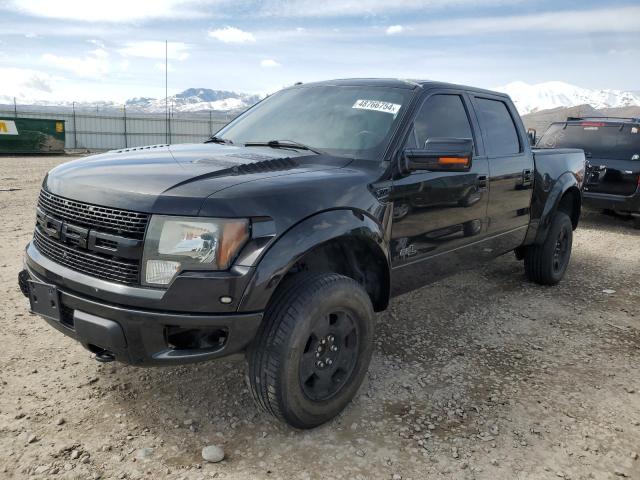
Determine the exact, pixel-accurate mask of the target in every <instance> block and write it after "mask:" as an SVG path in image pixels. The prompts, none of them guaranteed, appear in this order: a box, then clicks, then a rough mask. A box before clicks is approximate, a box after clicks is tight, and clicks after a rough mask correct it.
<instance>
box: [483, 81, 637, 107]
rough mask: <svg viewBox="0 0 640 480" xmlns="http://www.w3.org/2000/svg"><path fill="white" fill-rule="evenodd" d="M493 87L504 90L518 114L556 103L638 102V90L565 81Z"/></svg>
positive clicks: (604, 104) (605, 104) (602, 104)
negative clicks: (628, 90) (626, 90)
mask: <svg viewBox="0 0 640 480" xmlns="http://www.w3.org/2000/svg"><path fill="white" fill-rule="evenodd" d="M495 90H498V91H500V92H504V93H506V94H508V95H509V96H510V97H511V99H512V100H513V101H514V103H515V104H516V107H517V108H518V111H519V112H520V114H521V115H525V114H527V113H532V112H537V111H540V110H547V109H551V108H558V107H575V106H578V105H585V104H586V105H591V106H592V107H593V108H596V109H600V108H619V107H629V106H640V94H638V92H625V91H621V90H596V89H589V88H582V87H577V86H575V85H571V84H569V83H565V82H545V83H538V84H535V85H531V84H528V83H525V82H513V83H509V84H508V85H505V86H503V87H497V88H496V89H495Z"/></svg>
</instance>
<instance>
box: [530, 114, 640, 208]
mask: <svg viewBox="0 0 640 480" xmlns="http://www.w3.org/2000/svg"><path fill="white" fill-rule="evenodd" d="M538 145H539V146H540V147H543V148H564V147H567V148H581V149H583V150H584V152H585V156H586V157H587V171H586V179H585V186H584V190H585V191H586V192H591V193H605V194H610V195H619V196H629V195H633V194H634V193H635V192H636V189H637V188H638V181H639V177H640V124H637V123H631V122H600V121H578V122H566V123H554V124H553V125H551V126H550V127H549V129H548V130H547V131H546V132H545V134H544V135H543V136H542V138H541V139H540V141H539V142H538Z"/></svg>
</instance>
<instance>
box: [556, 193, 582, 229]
mask: <svg viewBox="0 0 640 480" xmlns="http://www.w3.org/2000/svg"><path fill="white" fill-rule="evenodd" d="M581 203H582V200H581V197H580V191H579V190H578V188H577V187H571V188H570V189H568V190H567V191H566V192H565V193H564V194H563V195H562V198H561V199H560V203H558V211H560V212H564V213H566V214H567V215H569V218H571V223H572V225H573V229H574V230H575V229H576V228H578V221H579V220H580V208H581Z"/></svg>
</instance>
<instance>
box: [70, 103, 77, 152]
mask: <svg viewBox="0 0 640 480" xmlns="http://www.w3.org/2000/svg"><path fill="white" fill-rule="evenodd" d="M71 108H72V109H73V148H78V129H77V128H76V102H73V103H72V104H71Z"/></svg>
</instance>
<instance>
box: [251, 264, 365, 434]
mask: <svg viewBox="0 0 640 480" xmlns="http://www.w3.org/2000/svg"><path fill="white" fill-rule="evenodd" d="M373 330H374V313H373V306H372V305H371V300H370V298H369V296H368V295H367V292H366V291H365V290H364V289H363V288H362V286H361V285H360V284H359V283H357V282H356V281H354V280H352V279H351V278H348V277H345V276H342V275H338V274H331V273H328V274H300V275H296V276H294V277H292V278H290V279H288V280H287V281H286V283H285V284H284V285H282V286H281V287H279V289H278V291H277V292H276V294H275V296H274V298H273V300H272V302H271V303H270V305H269V307H268V308H267V311H266V312H265V318H264V320H263V323H262V325H261V327H260V330H259V331H258V334H257V336H256V339H255V340H254V342H253V344H252V346H251V347H250V349H249V352H248V361H249V368H248V380H249V385H250V388H251V392H252V394H253V398H254V400H255V402H256V403H257V405H258V406H259V407H261V408H262V409H263V410H265V411H266V412H268V413H270V414H272V415H273V416H275V417H276V418H278V419H280V420H283V421H285V422H287V423H289V424H290V425H292V426H293V427H296V428H313V427H316V426H318V425H320V424H322V423H324V422H326V421H328V420H331V419H332V418H333V417H335V416H336V415H337V414H338V413H340V412H341V411H342V410H343V409H344V408H345V407H346V406H347V404H348V403H349V402H350V401H351V399H352V398H353V397H354V396H355V394H356V392H357V391H358V388H359V387H360V385H361V384H362V381H363V380H364V377H365V374H366V372H367V369H368V367H369V362H370V360H371V354H372V352H373Z"/></svg>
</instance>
